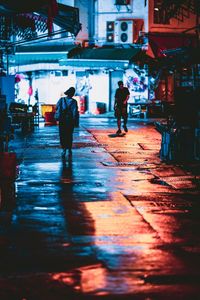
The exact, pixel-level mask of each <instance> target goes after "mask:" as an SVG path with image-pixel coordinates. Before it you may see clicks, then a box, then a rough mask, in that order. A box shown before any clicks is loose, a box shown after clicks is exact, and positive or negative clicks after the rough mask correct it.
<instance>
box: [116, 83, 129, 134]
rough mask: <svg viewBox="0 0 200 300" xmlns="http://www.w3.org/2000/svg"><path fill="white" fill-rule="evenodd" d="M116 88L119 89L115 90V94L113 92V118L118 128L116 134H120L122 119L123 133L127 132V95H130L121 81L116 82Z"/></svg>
mask: <svg viewBox="0 0 200 300" xmlns="http://www.w3.org/2000/svg"><path fill="white" fill-rule="evenodd" d="M118 86H119V88H117V89H116V92H115V104H114V111H115V117H116V118H117V126H118V130H117V132H116V134H120V133H121V132H122V131H121V119H123V128H124V131H125V132H128V128H127V120H128V113H127V106H128V99H129V95H130V92H129V90H128V88H127V87H124V84H123V81H118Z"/></svg>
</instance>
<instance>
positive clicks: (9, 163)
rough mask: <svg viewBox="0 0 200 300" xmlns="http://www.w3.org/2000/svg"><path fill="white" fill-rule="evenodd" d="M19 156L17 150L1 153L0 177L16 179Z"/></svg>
mask: <svg viewBox="0 0 200 300" xmlns="http://www.w3.org/2000/svg"><path fill="white" fill-rule="evenodd" d="M16 166H17V158H16V153H15V152H1V153H0V179H1V180H2V179H3V180H15V178H16Z"/></svg>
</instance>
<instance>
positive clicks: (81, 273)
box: [51, 264, 107, 295]
mask: <svg viewBox="0 0 200 300" xmlns="http://www.w3.org/2000/svg"><path fill="white" fill-rule="evenodd" d="M105 273H106V270H105V269H104V268H103V267H102V265H101V264H96V265H91V266H84V267H80V268H77V269H74V270H73V271H71V272H62V273H55V274H52V275H51V278H52V280H54V281H58V282H62V283H63V284H65V285H66V286H70V287H72V288H73V289H74V290H76V291H78V290H81V292H82V293H85V294H87V293H95V294H96V295H105V294H107V292H106V291H104V288H105V287H106V284H107V283H106V281H105V279H106V274H105Z"/></svg>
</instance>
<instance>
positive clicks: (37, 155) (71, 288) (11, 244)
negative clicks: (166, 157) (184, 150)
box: [0, 118, 200, 300]
mask: <svg viewBox="0 0 200 300" xmlns="http://www.w3.org/2000/svg"><path fill="white" fill-rule="evenodd" d="M115 132H116V120H115V119H113V118H81V120H80V127H79V128H76V129H75V134H74V145H73V157H72V160H70V161H68V160H66V161H62V160H61V148H60V145H59V137H58V127H57V126H43V125H42V124H40V127H39V128H35V130H34V132H33V133H30V134H29V135H26V136H23V135H22V133H21V132H16V133H15V138H14V140H12V141H11V143H10V148H9V150H10V151H14V152H16V154H17V161H18V175H17V179H16V181H15V182H14V183H13V182H1V199H0V200H1V206H0V254H1V260H0V269H1V275H0V299H1V300H22V299H23V300H63V299H65V300H66V299H67V300H71V299H87V300H89V299H143V300H155V299H162V300H165V299H171V300H179V299H180V300H185V299H187V300H197V299H200V235H199V228H200V202H199V200H200V163H198V162H196V163H190V164H187V165H185V166H181V165H180V164H168V163H166V162H162V161H161V160H160V158H159V150H160V143H161V135H160V133H159V132H158V131H156V129H155V126H154V125H153V123H151V122H143V121H142V120H140V121H134V120H130V121H129V132H128V133H127V134H123V135H121V136H116V135H115Z"/></svg>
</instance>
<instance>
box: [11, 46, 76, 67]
mask: <svg viewBox="0 0 200 300" xmlns="http://www.w3.org/2000/svg"><path fill="white" fill-rule="evenodd" d="M73 48H74V45H72V44H68V45H67V44H66V43H56V42H52V43H50V42H49V43H48V42H47V43H45V42H44V43H41V45H37V44H35V45H31V46H21V47H17V48H16V53H15V55H13V57H12V59H11V60H10V66H21V65H30V64H37V63H57V64H59V61H60V60H61V59H66V57H67V53H68V52H69V51H70V50H72V49H73Z"/></svg>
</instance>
